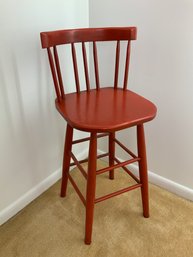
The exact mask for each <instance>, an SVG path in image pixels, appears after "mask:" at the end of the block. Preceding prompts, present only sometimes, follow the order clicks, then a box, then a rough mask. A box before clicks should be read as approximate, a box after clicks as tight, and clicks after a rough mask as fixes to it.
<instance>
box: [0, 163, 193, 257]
mask: <svg viewBox="0 0 193 257" xmlns="http://www.w3.org/2000/svg"><path fill="white" fill-rule="evenodd" d="M100 165H102V164H101V163H100ZM73 175H74V177H75V178H76V179H78V180H80V179H79V177H80V175H79V172H78V171H76V172H74V174H73ZM128 180H129V177H128V175H127V174H125V173H124V172H122V171H120V172H118V173H116V178H115V180H114V181H111V180H108V179H107V174H104V175H100V176H99V177H98V178H97V191H98V193H97V194H98V195H101V194H103V193H107V192H109V191H112V190H114V189H115V188H117V189H118V188H120V187H122V186H123V187H124V186H125V185H126V184H127V183H128ZM130 182H131V180H130ZM80 184H81V186H83V184H84V183H83V180H80ZM59 191H60V183H56V184H55V185H54V186H53V187H51V188H50V189H49V190H48V191H47V192H45V193H44V194H43V195H41V196H40V197H39V198H38V199H36V200H35V201H33V202H32V203H31V204H30V205H29V206H27V207H26V208H25V209H24V210H22V211H21V212H20V213H19V214H18V215H16V216H15V217H14V218H12V219H11V220H10V221H9V222H7V223H6V224H4V225H2V226H1V227H0V256H1V257H37V256H38V257H68V256H69V257H70V256H72V257H79V256H80V257H83V256H89V257H92V256H96V257H138V256H140V257H178V256H179V257H191V256H193V203H192V202H189V201H186V200H184V199H181V198H179V197H177V196H175V195H173V194H171V193H169V192H167V191H165V190H162V189H160V188H158V187H156V186H153V185H150V208H151V217H150V218H149V219H145V218H143V216H142V208H141V199H140V190H139V189H137V190H134V191H132V192H129V193H125V194H122V195H120V196H117V197H114V198H112V199H109V200H107V201H104V202H102V203H98V204H97V205H95V219H94V227H93V241H92V244H91V245H90V246H87V245H84V242H83V240H84V215H85V210H84V207H83V205H82V203H81V201H80V200H79V198H78V197H77V195H76V193H75V191H74V190H73V189H72V186H71V185H70V184H69V187H68V195H67V197H66V198H63V199H62V198H60V197H59Z"/></svg>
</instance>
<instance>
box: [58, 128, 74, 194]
mask: <svg viewBox="0 0 193 257" xmlns="http://www.w3.org/2000/svg"><path fill="white" fill-rule="evenodd" d="M72 138H73V128H72V127H71V126H70V125H69V124H67V128H66V138H65V145H64V157H63V168H62V184H61V193H60V196H61V197H65V196H66V189H67V183H68V172H69V168H70V159H71V155H70V152H71V149H72Z"/></svg>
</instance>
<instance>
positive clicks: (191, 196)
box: [99, 150, 193, 201]
mask: <svg viewBox="0 0 193 257" xmlns="http://www.w3.org/2000/svg"><path fill="white" fill-rule="evenodd" d="M103 153H104V152H103V151H101V150H100V151H99V154H103ZM119 160H120V161H121V162H123V161H124V160H122V159H120V158H119ZM129 167H130V170H131V171H132V172H133V173H134V174H135V175H138V166H137V165H136V164H130V165H129ZM148 177H149V182H150V183H152V184H154V185H157V186H159V187H162V188H164V189H166V190H167V191H169V192H171V193H174V194H176V195H178V196H181V197H183V198H185V199H187V200H191V201H193V189H191V188H188V187H185V186H183V185H181V184H178V183H176V182H174V181H172V180H169V179H167V178H164V177H162V176H160V175H157V174H155V173H154V172H152V171H148Z"/></svg>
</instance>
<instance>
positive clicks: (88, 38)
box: [41, 27, 156, 244]
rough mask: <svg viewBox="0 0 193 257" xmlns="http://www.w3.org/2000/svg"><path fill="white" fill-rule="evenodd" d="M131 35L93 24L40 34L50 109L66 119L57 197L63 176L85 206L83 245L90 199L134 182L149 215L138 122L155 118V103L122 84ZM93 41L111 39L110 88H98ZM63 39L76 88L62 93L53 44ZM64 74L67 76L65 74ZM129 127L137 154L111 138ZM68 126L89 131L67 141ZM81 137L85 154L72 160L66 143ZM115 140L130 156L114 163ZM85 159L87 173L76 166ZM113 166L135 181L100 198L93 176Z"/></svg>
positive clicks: (90, 219) (70, 132)
mask: <svg viewBox="0 0 193 257" xmlns="http://www.w3.org/2000/svg"><path fill="white" fill-rule="evenodd" d="M135 39H136V28H135V27H125V28H95V29H92V28H85V29H71V30H61V31H51V32H42V33H41V42H42V47H43V48H47V52H48V57H49V63H50V68H51V72H52V76H53V81H54V86H55V91H56V96H57V98H56V101H55V104H56V108H57V110H58V111H59V112H60V114H61V115H62V116H63V118H64V119H65V120H66V122H67V130H66V139H65V148H64V160H63V175H62V186H61V197H65V196H66V188H67V182H68V179H69V180H70V182H71V183H72V186H73V187H74V189H75V191H76V192H77V193H78V195H79V197H80V199H81V200H82V202H83V204H84V205H85V207H86V222H85V223H86V228H85V243H86V244H90V243H91V236H92V224H93V214H94V204H95V203H98V202H101V201H103V200H105V199H108V198H110V197H113V196H116V195H119V194H121V193H125V192H127V191H130V190H133V189H136V188H139V187H140V188H141V195H142V204H143V215H144V217H146V218H147V217H149V203H148V176H147V162H146V150H145V137H144V127H143V124H144V123H145V122H148V121H150V120H152V119H153V118H154V117H155V115H156V107H155V105H154V104H153V103H151V102H150V101H148V100H146V99H145V98H143V97H142V96H140V95H138V94H136V93H134V92H132V91H130V90H128V89H127V82H128V69H129V58H130V41H131V40H135ZM98 41H116V42H117V43H116V49H115V71H114V85H113V86H112V87H101V84H100V78H99V67H98V55H97V42H98ZM121 41H126V42H127V48H126V61H125V71H124V80H123V85H122V86H118V74H119V62H120V47H121V44H120V42H121ZM88 42H90V43H88ZM66 44H68V45H70V46H71V52H72V63H73V68H74V78H75V85H76V92H74V93H68V94H65V92H64V87H63V79H62V73H61V70H62V69H61V65H60V62H61V56H60V54H59V53H61V52H62V50H61V49H59V48H61V47H62V46H61V45H66ZM86 44H91V45H92V48H93V60H94V73H95V81H96V88H95V89H91V88H90V77H89V72H88V71H89V69H88V64H87V53H86V49H87V47H86ZM77 45H81V48H82V58H83V62H82V63H83V64H82V65H83V67H84V74H85V84H86V89H85V90H84V91H82V90H81V89H80V80H79V70H78V62H77V57H76V46H77ZM63 47H65V46H63ZM59 56H60V59H59ZM79 69H80V66H79ZM65 75H66V76H67V74H65ZM133 126H136V128H137V146H138V155H135V154H134V153H133V152H131V151H130V150H129V149H127V148H126V147H125V146H124V145H123V144H122V143H121V142H119V141H118V140H117V139H116V138H115V132H116V131H120V130H122V129H125V128H129V127H133ZM73 129H78V130H81V131H86V132H89V133H90V137H87V138H83V139H80V140H74V141H73ZM103 136H108V137H109V151H108V153H106V154H102V155H99V156H97V138H99V137H103ZM87 140H89V141H90V145H89V156H88V159H85V160H81V161H78V160H77V159H76V157H75V156H74V154H73V153H72V145H73V144H78V143H81V142H84V141H87ZM115 144H118V145H119V146H120V147H122V148H123V149H124V150H125V151H126V152H127V153H128V154H129V155H130V156H131V158H130V159H129V160H127V161H124V162H120V161H119V159H118V158H116V156H115ZM105 156H109V167H107V168H103V169H100V170H96V162H97V158H101V157H105ZM71 159H72V160H73V161H74V163H73V165H74V164H75V165H77V167H78V168H79V170H80V171H81V173H82V174H83V176H84V177H85V179H86V180H87V191H86V199H85V198H84V197H83V195H82V193H81V192H80V190H79V188H78V187H77V185H76V183H75V181H74V180H73V178H72V176H71V175H70V174H69V167H70V165H71V164H70V162H71ZM86 161H88V171H87V172H86V171H85V170H84V168H83V167H82V166H81V163H83V162H86ZM134 162H138V163H139V179H138V178H137V177H136V176H135V175H134V174H132V173H131V171H130V170H129V169H128V168H127V167H126V166H127V165H129V164H131V163H134ZM119 167H122V168H123V169H124V170H125V171H126V172H127V173H128V174H129V175H130V176H132V178H133V179H134V180H135V181H136V184H135V185H132V186H129V187H127V188H124V189H121V190H119V191H116V192H114V193H111V194H108V195H105V196H103V197H99V198H96V197H95V188H96V175H98V174H101V173H104V172H107V171H109V178H110V179H114V169H115V168H119Z"/></svg>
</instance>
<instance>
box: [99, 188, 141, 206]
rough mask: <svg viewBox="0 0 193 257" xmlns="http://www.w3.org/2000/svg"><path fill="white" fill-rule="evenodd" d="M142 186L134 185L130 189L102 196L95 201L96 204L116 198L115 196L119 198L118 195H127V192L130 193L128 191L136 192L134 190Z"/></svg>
mask: <svg viewBox="0 0 193 257" xmlns="http://www.w3.org/2000/svg"><path fill="white" fill-rule="evenodd" d="M141 186H142V185H141V184H135V185H133V186H129V187H126V188H123V189H120V190H118V191H116V192H113V193H110V194H108V195H104V196H101V197H99V198H97V199H95V203H99V202H101V201H104V200H107V199H110V198H112V197H114V196H117V195H120V194H123V193H126V192H128V191H131V190H134V189H136V188H138V187H141Z"/></svg>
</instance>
